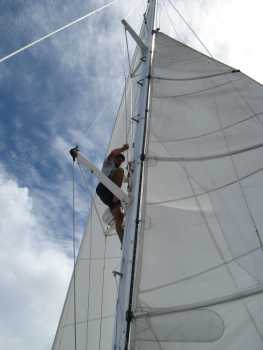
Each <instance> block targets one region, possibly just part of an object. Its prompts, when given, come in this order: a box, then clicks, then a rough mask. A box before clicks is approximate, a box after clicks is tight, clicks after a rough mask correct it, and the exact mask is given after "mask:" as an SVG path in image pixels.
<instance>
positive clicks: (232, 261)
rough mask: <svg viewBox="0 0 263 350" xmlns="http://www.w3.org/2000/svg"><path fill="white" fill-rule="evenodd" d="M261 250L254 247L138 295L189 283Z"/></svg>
mask: <svg viewBox="0 0 263 350" xmlns="http://www.w3.org/2000/svg"><path fill="white" fill-rule="evenodd" d="M260 250H261V247H256V248H254V249H251V250H249V251H247V252H246V253H243V254H240V255H238V256H236V257H234V258H232V259H230V260H225V261H224V262H223V263H221V264H218V265H214V266H212V267H210V268H209V269H206V270H203V271H200V272H198V273H196V274H193V275H191V276H187V277H184V278H181V279H178V280H176V281H172V282H169V283H166V284H162V285H159V286H156V287H153V288H148V289H143V290H142V291H140V294H145V293H150V292H155V291H157V290H160V289H163V288H167V287H170V286H174V285H176V284H179V283H182V282H185V281H189V280H191V279H194V278H197V277H200V276H204V275H205V274H207V273H209V272H213V271H215V270H218V269H220V268H221V267H224V266H226V265H230V264H232V263H235V262H237V260H239V259H242V258H244V257H247V256H249V255H251V254H253V253H255V252H258V251H260Z"/></svg>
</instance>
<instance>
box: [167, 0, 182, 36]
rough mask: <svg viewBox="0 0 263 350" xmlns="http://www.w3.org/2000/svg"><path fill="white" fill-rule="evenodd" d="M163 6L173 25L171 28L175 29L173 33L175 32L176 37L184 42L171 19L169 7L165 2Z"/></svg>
mask: <svg viewBox="0 0 263 350" xmlns="http://www.w3.org/2000/svg"><path fill="white" fill-rule="evenodd" d="M163 5H164V6H163V7H164V10H165V12H166V15H167V17H168V19H169V22H170V23H171V26H172V28H173V31H174V33H175V35H176V37H177V38H178V39H179V40H182V39H181V35H179V34H178V32H177V30H176V29H175V25H174V22H173V21H172V19H171V17H170V14H169V11H168V7H167V4H166V2H163Z"/></svg>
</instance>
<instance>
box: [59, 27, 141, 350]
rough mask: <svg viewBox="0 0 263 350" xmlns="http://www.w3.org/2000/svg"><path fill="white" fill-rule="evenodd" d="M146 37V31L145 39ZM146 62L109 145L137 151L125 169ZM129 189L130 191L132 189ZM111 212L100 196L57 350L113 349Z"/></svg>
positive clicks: (135, 62)
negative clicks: (107, 220)
mask: <svg viewBox="0 0 263 350" xmlns="http://www.w3.org/2000/svg"><path fill="white" fill-rule="evenodd" d="M144 33H145V25H143V26H142V29H141V37H143V36H144ZM141 56H142V54H141V52H140V50H139V49H138V48H137V49H136V50H135V53H134V55H133V59H132V62H131V73H132V72H134V70H135V69H136V67H137V69H136V74H135V76H134V77H133V78H132V79H131V78H130V79H127V81H126V84H125V89H124V92H123V96H122V99H121V103H120V106H119V110H118V112H117V116H116V122H115V126H114V129H113V133H112V137H111V141H110V145H109V150H112V149H114V148H116V147H121V146H122V145H123V144H125V143H128V144H130V145H131V147H130V149H129V151H128V153H127V154H126V163H125V166H124V168H126V166H127V163H128V161H130V160H132V158H133V147H132V144H133V138H134V133H135V131H134V129H135V128H136V127H137V124H138V120H139V116H137V112H138V109H137V107H136V106H137V104H138V95H139V93H140V85H139V84H138V83H137V80H138V79H139V78H138V76H137V75H138V74H140V71H141V64H139V62H141V61H140V58H141ZM86 171H87V170H85V169H84V168H83V167H81V177H80V180H79V181H80V185H82V187H83V189H84V190H85V191H87V193H89V192H90V191H92V192H94V191H93V189H91V188H89V185H88V178H87V177H86ZM125 174H126V175H127V169H126V170H125ZM123 188H124V190H126V191H127V184H124V186H123ZM106 208H107V207H106V206H105V205H103V204H102V202H101V201H100V199H98V197H97V196H96V195H95V198H94V200H93V204H92V208H91V212H90V215H89V218H88V224H87V228H86V230H85V233H84V235H83V239H82V243H81V246H80V250H79V254H78V258H77V262H76V266H75V292H74V275H73V276H72V279H71V282H70V286H69V289H68V293H67V297H66V301H65V304H64V307H63V311H62V314H61V319H60V322H59V325H58V329H57V333H56V337H55V340H54V343H53V347H52V350H72V349H75V348H76V350H89V349H92V350H96V349H98V350H106V349H107V350H108V349H111V346H112V339H113V336H114V322H115V312H116V302H117V294H118V284H119V279H120V276H118V274H116V275H115V277H114V271H117V272H120V267H121V255H122V251H121V249H120V247H121V246H120V242H119V239H118V237H117V235H116V232H115V229H114V225H113V226H112V228H109V227H108V225H107V224H106V223H105V222H104V221H103V218H104V213H105V210H106ZM74 294H75V297H74ZM74 304H75V305H76V308H75V311H74ZM75 342H76V344H75ZM75 345H76V346H75Z"/></svg>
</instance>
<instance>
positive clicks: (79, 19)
mask: <svg viewBox="0 0 263 350" xmlns="http://www.w3.org/2000/svg"><path fill="white" fill-rule="evenodd" d="M117 1H118V0H113V1H111V2H109V3H108V4H106V5H103V6H101V7H99V8H97V9H96V10H93V11H91V12H89V13H87V14H86V15H84V16H82V17H79V18H77V19H75V20H74V21H72V22H70V23H68V24H66V25H64V26H63V27H60V28H58V29H56V30H54V31H53V32H51V33H49V34H46V35H44V36H42V37H41V38H39V39H37V40H35V41H32V42H31V43H29V44H27V45H25V46H23V47H21V48H20V49H18V50H16V51H14V52H11V53H10V54H8V55H6V56H4V57H2V58H0V63H2V62H5V61H7V60H8V59H9V58H11V57H13V56H16V55H17V54H19V53H20V52H23V51H25V50H27V49H29V48H30V47H32V46H34V45H36V44H38V43H40V42H42V41H44V40H46V39H48V38H50V37H51V36H53V35H55V34H57V33H59V32H62V31H63V30H65V29H67V28H69V27H71V26H73V25H74V24H76V23H79V22H81V21H83V20H84V19H86V18H88V17H90V16H92V15H95V14H96V13H98V12H100V11H102V10H104V9H105V8H107V7H109V6H111V5H113V4H114V3H115V2H117Z"/></svg>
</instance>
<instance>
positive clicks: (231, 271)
mask: <svg viewBox="0 0 263 350" xmlns="http://www.w3.org/2000/svg"><path fill="white" fill-rule="evenodd" d="M151 78H152V80H151V81H152V83H151V91H152V92H151V99H152V100H151V114H150V122H149V131H148V135H149V137H148V149H147V154H146V159H147V158H148V160H146V167H147V170H146V172H145V177H144V222H145V224H144V227H143V229H142V230H141V232H140V235H141V240H140V247H139V259H138V264H137V274H136V280H137V281H136V285H137V288H136V297H135V300H134V318H135V321H134V329H133V339H132V343H133V344H134V348H136V349H144V350H146V349H151V350H154V349H175V348H176V349H247V348H250V349H261V348H262V341H263V323H262V305H263V284H262V282H263V269H262V266H263V252H262V240H263V234H262V206H261V198H262V195H263V190H262V188H263V187H262V185H263V176H262V161H263V152H262V151H263V150H262V135H263V118H262V117H263V103H262V99H263V87H262V86H261V85H260V84H259V83H257V82H255V81H253V80H252V79H250V78H249V77H247V76H246V75H245V74H243V73H241V72H239V71H237V70H234V69H232V68H231V67H228V66H226V65H224V64H222V63H220V62H217V61H215V60H214V59H212V58H210V57H207V56H205V55H203V54H201V53H199V52H197V51H195V50H193V49H191V48H189V47H187V46H185V45H183V44H182V43H180V42H178V41H176V40H173V39H172V38H170V37H168V36H166V35H165V34H163V33H158V34H157V36H156V42H155V53H154V63H153V70H152V77H151ZM237 150H238V152H236V151H237ZM218 155H221V156H220V157H218Z"/></svg>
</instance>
